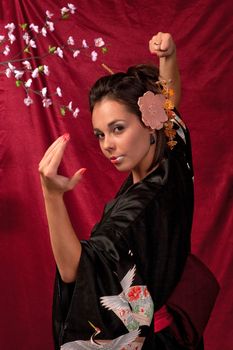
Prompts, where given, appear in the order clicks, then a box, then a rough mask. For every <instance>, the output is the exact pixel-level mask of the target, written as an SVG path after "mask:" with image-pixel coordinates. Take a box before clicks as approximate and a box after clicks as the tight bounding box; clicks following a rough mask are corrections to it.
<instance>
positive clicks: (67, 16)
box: [61, 13, 70, 19]
mask: <svg viewBox="0 0 233 350" xmlns="http://www.w3.org/2000/svg"><path fill="white" fill-rule="evenodd" d="M69 17H70V15H69V13H64V15H62V17H61V18H62V19H68V18H69Z"/></svg>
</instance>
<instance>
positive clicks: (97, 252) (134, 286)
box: [39, 33, 202, 350]
mask: <svg viewBox="0 0 233 350" xmlns="http://www.w3.org/2000/svg"><path fill="white" fill-rule="evenodd" d="M149 46H150V51H151V53H152V54H157V56H158V57H159V58H160V67H159V71H158V69H157V68H156V67H154V66H146V65H140V66H136V67H131V68H129V70H128V72H127V73H117V74H113V75H110V76H107V77H103V78H101V79H99V80H98V81H97V82H96V84H95V85H94V86H93V88H92V90H91V92H90V108H91V112H92V124H93V129H94V134H95V135H96V137H97V138H98V140H99V144H100V148H101V150H102V152H103V154H104V155H105V156H106V157H107V158H108V159H109V160H110V161H111V162H112V164H113V165H114V166H115V167H116V168H117V169H118V170H119V171H125V172H130V173H131V174H130V176H129V177H128V179H127V180H126V181H125V183H124V184H123V186H122V187H121V189H120V190H119V192H118V194H117V195H116V197H115V199H114V200H113V201H111V202H110V203H108V204H107V206H106V207H105V210H104V213H103V217H102V219H101V221H100V223H98V224H97V225H96V226H95V227H94V229H93V231H92V234H91V238H90V240H88V241H82V242H80V241H79V240H78V238H77V235H76V233H75V232H74V230H73V227H72V224H71V222H70V220H69V216H68V213H67V211H66V208H65V205H64V202H63V194H64V193H65V192H66V191H68V190H71V189H73V188H74V187H75V186H76V185H77V184H78V182H79V181H80V179H81V178H82V176H83V174H84V172H85V169H80V170H79V171H77V172H76V173H75V174H74V175H73V176H72V177H71V178H66V177H64V176H61V175H59V174H58V173H57V169H58V166H59V164H60V162H61V159H62V157H63V153H64V150H65V147H66V146H67V143H68V141H69V135H67V134H65V135H63V136H61V137H59V138H58V139H57V140H56V141H55V142H54V143H53V144H52V145H51V146H50V148H49V149H48V150H47V152H46V153H45V155H44V157H43V159H42V160H41V162H40V166H39V171H40V175H41V183H42V189H43V194H44V199H45V207H46V213H47V218H48V223H49V231H50V237H51V244H52V249H53V254H54V257H55V260H56V264H57V268H58V272H57V279H56V284H55V295H54V310H53V321H54V324H53V325H54V338H55V347H56V349H59V348H60V346H61V345H62V344H63V345H62V346H61V348H62V349H99V348H102V349H119V350H120V349H158V350H162V349H172V350H174V349H177V350H180V349H185V348H190V349H191V348H192V349H194V347H191V346H190V345H187V343H186V338H185V337H186V335H185V333H184V334H183V335H182V332H183V330H182V329H180V325H179V324H177V322H178V323H179V320H178V319H177V320H176V317H175V316H174V315H172V310H170V311H169V312H168V309H167V307H166V304H167V302H168V300H169V297H170V296H171V295H172V293H173V291H174V289H175V287H176V285H177V284H178V282H179V280H180V278H181V275H182V272H183V270H184V266H185V262H186V259H187V256H188V254H189V252H190V232H191V225H192V215H193V181H192V177H193V171H192V160H191V152H190V142H189V135H188V131H187V128H186V127H185V125H184V123H183V122H182V121H181V119H180V118H179V116H178V114H177V112H175V111H176V109H175V107H177V106H178V103H179V100H180V78H179V72H178V67H177V62H176V49H175V44H174V42H173V40H172V38H171V36H170V34H166V33H158V34H157V35H155V36H153V38H152V39H151V41H150V43H149ZM159 79H160V80H162V83H161V82H160V83H157V81H158V80H159ZM164 81H165V83H164ZM164 84H165V85H164ZM171 88H172V89H171ZM173 91H175V94H173ZM170 119H171V120H172V121H170ZM180 332H181V333H180ZM178 333H179V334H178ZM180 334H181V336H180ZM192 346H193V345H192ZM195 349H202V343H201V342H199V340H198V343H196V344H195Z"/></svg>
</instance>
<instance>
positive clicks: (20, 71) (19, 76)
mask: <svg viewBox="0 0 233 350" xmlns="http://www.w3.org/2000/svg"><path fill="white" fill-rule="evenodd" d="M14 75H15V79H17V80H18V79H21V78H22V76H23V75H24V71H22V70H17V69H16V70H15V71H14Z"/></svg>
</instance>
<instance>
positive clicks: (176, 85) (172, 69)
mask: <svg viewBox="0 0 233 350" xmlns="http://www.w3.org/2000/svg"><path fill="white" fill-rule="evenodd" d="M159 74H160V79H161V80H166V81H170V83H169V87H170V88H172V89H173V90H174V96H173V97H172V99H173V103H174V105H175V107H178V106H179V103H180V99H181V82H180V73H179V67H178V63H177V57H176V50H175V51H174V52H173V53H172V54H171V55H170V56H165V57H160V58H159Z"/></svg>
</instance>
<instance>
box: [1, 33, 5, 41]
mask: <svg viewBox="0 0 233 350" xmlns="http://www.w3.org/2000/svg"><path fill="white" fill-rule="evenodd" d="M4 39H5V36H4V35H0V43H1V42H2V41H3V40H4Z"/></svg>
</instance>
